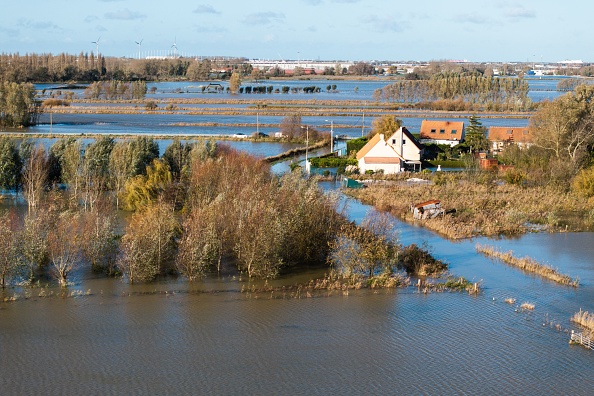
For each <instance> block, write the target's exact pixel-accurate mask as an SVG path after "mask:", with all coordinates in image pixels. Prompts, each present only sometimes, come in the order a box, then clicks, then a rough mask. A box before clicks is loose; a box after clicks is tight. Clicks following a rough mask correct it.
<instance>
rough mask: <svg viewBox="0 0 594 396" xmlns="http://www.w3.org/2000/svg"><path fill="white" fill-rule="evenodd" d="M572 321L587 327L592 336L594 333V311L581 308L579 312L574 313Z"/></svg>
mask: <svg viewBox="0 0 594 396" xmlns="http://www.w3.org/2000/svg"><path fill="white" fill-rule="evenodd" d="M571 321H572V322H574V323H577V324H578V325H580V326H582V327H583V328H585V329H586V330H587V331H588V334H589V335H590V336H592V335H594V313H589V312H588V311H582V310H581V309H580V311H579V312H576V313H575V314H573V316H572V317H571Z"/></svg>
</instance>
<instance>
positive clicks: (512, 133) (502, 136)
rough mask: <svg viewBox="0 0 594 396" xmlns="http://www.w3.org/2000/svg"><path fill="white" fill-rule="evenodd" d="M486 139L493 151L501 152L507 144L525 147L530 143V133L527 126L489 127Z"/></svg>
mask: <svg viewBox="0 0 594 396" xmlns="http://www.w3.org/2000/svg"><path fill="white" fill-rule="evenodd" d="M487 139H488V140H489V143H490V144H491V150H492V151H493V152H494V153H498V152H501V151H502V150H503V149H504V148H505V146H507V145H509V144H517V145H518V146H519V147H520V148H527V147H529V146H530V144H531V143H532V135H531V134H530V130H529V129H528V128H527V127H490V128H489V134H488V135H487Z"/></svg>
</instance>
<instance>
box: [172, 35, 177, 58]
mask: <svg viewBox="0 0 594 396" xmlns="http://www.w3.org/2000/svg"><path fill="white" fill-rule="evenodd" d="M176 43H177V37H176V38H175V39H174V40H173V45H172V46H171V48H173V57H174V58H177V44H176Z"/></svg>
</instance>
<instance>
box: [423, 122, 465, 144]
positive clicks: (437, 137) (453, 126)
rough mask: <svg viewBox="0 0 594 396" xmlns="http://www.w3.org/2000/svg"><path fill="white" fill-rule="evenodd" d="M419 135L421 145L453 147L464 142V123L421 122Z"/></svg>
mask: <svg viewBox="0 0 594 396" xmlns="http://www.w3.org/2000/svg"><path fill="white" fill-rule="evenodd" d="M420 135H421V143H436V144H447V145H449V146H451V147H453V146H455V145H457V144H459V143H460V142H461V141H462V140H464V122H463V121H432V120H423V121H422V123H421V133H420Z"/></svg>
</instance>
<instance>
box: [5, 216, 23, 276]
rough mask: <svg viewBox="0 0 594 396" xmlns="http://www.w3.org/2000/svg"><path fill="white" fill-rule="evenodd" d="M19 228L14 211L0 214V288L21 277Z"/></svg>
mask: <svg viewBox="0 0 594 396" xmlns="http://www.w3.org/2000/svg"><path fill="white" fill-rule="evenodd" d="M20 244H21V241H20V227H19V220H18V218H17V216H16V214H15V212H14V211H10V212H9V211H3V212H0V287H2V288H5V287H6V286H7V285H8V284H9V283H10V281H11V280H12V279H17V278H19V277H20V276H22V275H23V261H22V259H21V254H20Z"/></svg>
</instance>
